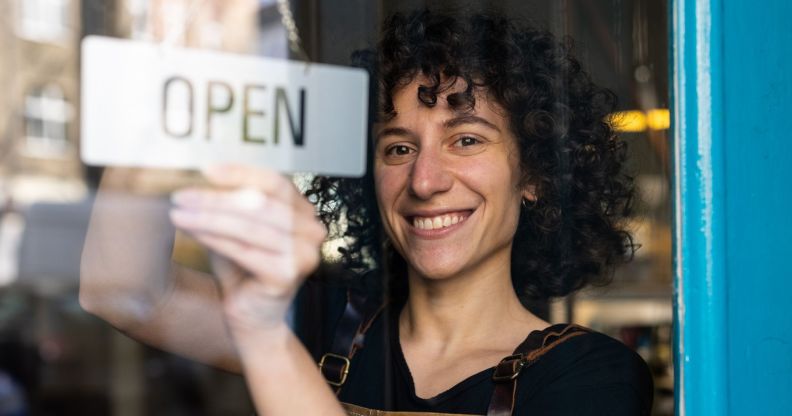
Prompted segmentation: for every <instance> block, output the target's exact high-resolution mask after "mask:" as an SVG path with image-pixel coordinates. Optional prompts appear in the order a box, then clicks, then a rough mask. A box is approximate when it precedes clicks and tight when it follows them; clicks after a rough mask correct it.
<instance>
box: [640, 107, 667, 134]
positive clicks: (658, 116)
mask: <svg viewBox="0 0 792 416" xmlns="http://www.w3.org/2000/svg"><path fill="white" fill-rule="evenodd" d="M646 124H647V125H648V126H649V128H650V129H652V130H665V129H667V128H669V127H671V112H670V111H668V109H667V108H655V109H654V110H649V111H647V112H646Z"/></svg>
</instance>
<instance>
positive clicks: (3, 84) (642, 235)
mask: <svg viewBox="0 0 792 416" xmlns="http://www.w3.org/2000/svg"><path fill="white" fill-rule="evenodd" d="M320 3H322V2H320ZM413 3H416V4H411V3H410V2H401V3H399V2H389V1H384V2H371V4H367V5H360V4H354V5H351V4H350V5H344V4H333V5H330V4H315V2H304V1H294V4H293V6H294V12H295V17H296V19H297V23H298V26H299V28H300V30H301V34H302V35H303V41H304V42H305V47H306V50H308V51H309V54H310V56H311V57H312V58H313V59H314V60H318V61H324V62H332V63H337V64H338V63H343V64H347V63H348V56H349V54H350V52H351V51H352V50H353V49H359V48H361V47H366V46H369V45H370V44H372V43H373V41H374V39H375V38H376V31H377V27H378V24H379V21H380V16H384V15H388V14H390V13H392V12H394V11H398V10H407V9H415V8H420V7H422V5H423V3H422V2H413ZM446 3H453V2H446ZM504 4H505V6H504V7H505V8H509V9H510V10H512V11H513V12H514V14H515V15H520V16H528V17H530V18H531V19H532V20H534V21H536V22H537V23H538V24H539V26H547V27H549V28H550V29H551V30H552V31H554V32H556V33H558V34H559V35H565V34H569V35H571V36H572V37H573V38H575V40H576V41H577V54H578V56H579V57H581V59H582V60H583V61H584V65H585V66H586V67H587V68H590V69H591V71H592V74H593V77H594V79H595V81H597V82H599V83H602V84H603V85H606V86H608V87H609V88H612V89H614V90H615V91H616V92H617V93H618V95H619V97H620V105H619V108H618V110H619V112H620V113H619V114H617V115H615V117H617V118H621V119H622V120H626V119H628V118H629V119H630V120H632V121H630V122H629V123H627V122H625V124H624V126H621V127H619V129H620V130H622V133H621V137H622V138H624V139H625V140H626V141H627V142H629V145H630V146H629V148H630V159H631V161H632V162H631V164H632V165H631V170H632V172H634V176H635V178H636V183H637V185H638V187H639V189H640V190H641V193H640V198H639V203H638V206H637V208H638V209H637V213H636V215H634V216H633V218H632V219H631V224H630V228H631V230H633V232H634V236H635V239H636V242H637V243H638V244H640V245H641V248H640V249H639V250H638V252H637V253H636V258H635V260H634V261H633V262H632V263H630V264H629V265H627V266H626V267H624V268H621V269H619V271H618V272H617V274H616V277H615V278H614V283H613V284H612V285H611V286H609V287H608V288H594V289H593V290H590V291H586V292H583V293H579V294H577V295H575V296H573V297H569V298H565V299H563V300H559V301H556V302H551V303H549V304H540V305H537V310H539V311H543V312H542V313H540V316H542V317H544V318H545V319H547V320H548V321H550V322H561V321H574V322H578V323H581V324H583V325H586V326H589V327H592V328H594V329H596V330H599V331H602V332H605V333H607V334H609V335H612V336H614V337H616V338H619V339H620V340H622V341H623V342H625V343H626V344H628V345H629V346H631V347H633V348H635V349H636V350H637V351H638V352H639V353H640V354H641V356H642V357H643V358H644V359H645V360H646V361H647V362H648V363H649V364H650V367H651V368H652V371H653V373H654V375H655V386H656V388H657V393H656V395H655V413H656V414H670V413H671V412H672V410H671V407H670V405H669V403H670V402H669V400H670V398H671V397H672V395H673V391H672V387H673V386H672V373H671V366H670V362H671V357H670V342H671V340H670V321H671V305H670V286H671V269H670V256H671V254H670V238H671V237H670V235H671V234H670V221H669V216H670V214H669V192H668V188H669V181H668V175H669V174H668V172H669V168H668V163H669V162H668V160H669V159H668V157H669V156H668V145H667V142H668V126H669V124H668V112H667V108H668V99H667V88H668V86H667V83H666V81H665V79H666V78H667V74H666V68H667V64H666V57H665V50H666V44H665V38H666V37H667V36H666V35H667V34H666V32H665V30H666V29H665V28H666V25H665V20H664V19H665V4H664V2H649V1H643V0H620V1H615V2H607V3H605V6H607V7H595V6H594V4H595V3H594V2H585V1H581V2H565V3H564V4H565V6H563V7H562V6H559V5H558V3H557V2H543V1H531V2H527V3H525V4H524V2H505V3H504ZM596 4H599V3H596ZM457 5H461V6H462V7H471V8H474V9H475V8H476V7H479V6H480V5H479V3H477V2H463V3H458V4H457ZM0 13H2V15H3V16H6V19H7V20H9V21H11V20H12V22H9V23H10V24H11V23H13V25H11V26H9V27H13V28H15V29H14V30H13V31H4V32H2V33H0V37H2V38H0V43H1V44H3V45H4V46H3V48H0V62H1V63H2V65H0V88H2V89H3V91H5V92H7V93H6V94H4V95H3V98H2V99H0V132H2V136H0V152H2V153H0V155H2V162H0V203H1V204H2V207H3V208H2V218H1V219H0V391H2V392H3V393H2V394H0V414H4V413H3V412H7V413H9V414H14V413H13V412H18V414H44V413H48V412H55V413H61V414H63V413H66V414H68V413H79V414H109V413H113V414H174V413H176V414H178V413H184V414H249V413H250V412H251V411H252V409H253V404H252V403H251V401H250V398H249V396H248V394H247V391H246V388H245V387H244V382H243V380H242V379H241V378H239V377H237V376H233V375H230V374H227V373H225V372H221V371H217V370H215V369H213V368H212V367H207V366H204V365H202V364H196V363H195V362H194V361H192V360H189V359H185V358H182V357H179V356H177V355H172V354H169V353H165V352H162V351H160V350H156V349H152V348H149V347H146V346H144V345H143V344H140V343H138V342H136V341H132V340H130V339H129V338H127V337H126V336H124V335H122V334H120V333H118V332H116V331H115V330H113V329H112V328H110V326H108V325H107V324H106V323H104V322H102V321H100V320H98V319H96V318H95V317H93V316H91V315H89V314H86V313H85V312H84V311H83V310H82V308H81V307H80V306H79V302H78V278H79V273H80V260H81V256H82V254H83V251H82V248H83V242H84V239H85V234H86V232H87V229H88V219H89V217H90V214H91V209H92V208H91V207H92V204H93V202H94V201H93V191H94V190H95V189H96V186H97V183H98V181H99V178H100V176H101V175H100V172H99V171H98V170H96V169H92V168H87V167H85V166H84V165H82V163H81V162H80V160H79V156H78V151H79V138H80V130H79V129H80V123H79V120H80V114H79V111H78V109H79V102H80V94H79V91H80V84H79V47H78V42H77V40H76V38H81V37H82V36H84V35H87V34H104V35H110V36H120V37H125V38H130V39H138V40H145V41H151V42H158V43H163V44H168V45H173V46H184V47H191V48H199V49H211V50H219V51H227V52H234V53H241V54H251V55H259V56H269V57H280V58H285V57H288V56H289V49H288V43H287V34H286V31H285V30H284V29H283V27H282V25H281V21H280V15H279V14H278V12H277V4H276V2H275V1H255V0H235V1H219V0H205V1H194V0H183V1H179V0H115V1H110V2H99V1H69V0H46V1H45V0H37V1H27V0H25V1H21V0H19V1H9V2H3V4H2V5H0ZM350 34H351V35H350ZM221 101H222V100H218V101H217V102H216V103H215V104H216V105H217V108H218V109H220V108H222V106H221V104H222V102H221ZM218 111H219V110H218ZM174 124H176V123H174ZM104 180H105V184H106V185H107V186H108V187H109V189H111V190H112V189H114V190H115V192H109V193H107V194H106V198H105V199H104V200H102V201H100V202H104V203H106V204H107V206H109V207H111V208H110V209H109V212H111V213H112V215H109V216H108V217H107V218H106V221H108V223H110V224H112V225H113V226H118V225H121V226H122V227H123V226H124V224H126V225H129V226H130V229H129V230H127V232H128V236H127V238H126V239H124V240H123V241H117V242H115V243H114V244H117V245H118V246H119V247H121V248H122V249H124V248H125V249H127V250H138V245H139V246H140V247H142V248H140V250H152V251H158V252H159V253H162V254H161V255H165V256H171V257H172V258H173V260H174V262H175V263H177V264H179V265H180V266H178V267H183V268H184V269H190V270H198V271H199V272H208V271H210V268H211V265H210V261H211V260H210V258H209V257H208V256H207V254H206V251H205V250H204V249H203V248H202V246H200V245H199V244H197V243H196V242H195V241H194V240H193V239H191V238H189V237H188V236H186V235H185V234H176V239H175V243H173V244H174V246H173V247H172V248H171V247H170V246H169V245H170V244H171V239H172V238H173V234H172V232H173V231H172V228H171V226H170V224H169V223H167V222H166V221H164V217H163V222H162V223H159V225H158V226H157V227H155V230H153V231H152V230H135V229H133V227H131V225H133V221H131V220H130V219H131V218H134V217H136V216H140V215H159V214H156V212H155V211H158V210H161V209H162V207H167V206H169V204H170V202H169V201H168V196H167V194H168V192H170V191H171V190H173V189H176V188H178V187H181V186H184V184H188V185H189V184H196V183H198V184H200V183H202V182H201V181H202V180H203V179H199V178H198V177H197V175H195V174H189V173H185V172H172V171H169V172H150V171H141V170H126V171H119V172H116V174H115V176H113V175H109V176H108V175H106V176H105V178H104ZM307 180H310V178H308V179H307ZM301 189H304V188H303V187H301ZM346 226H347V225H346V224H345V223H344V222H343V221H342V222H340V223H339V224H338V227H339V229H340V230H342V229H344V228H345V227H346ZM146 232H148V234H146ZM144 234H146V235H145V238H144V236H143V235H144ZM330 234H331V236H337V235H339V233H338V230H333V229H331V230H330ZM136 235H139V236H140V238H138V239H137V241H135V240H136ZM152 235H155V236H157V238H154V239H152V238H151V236H152ZM344 246H345V241H344V239H343V238H336V239H333V240H331V241H330V242H328V243H326V244H325V248H324V250H325V253H327V256H326V257H327V258H332V257H333V256H336V259H337V256H338V251H337V249H338V248H339V247H344ZM105 249H108V250H109V249H110V247H106V248H105ZM106 260H108V265H109V266H108V267H111V268H113V272H114V273H119V272H120V273H123V272H124V270H125V269H128V267H125V266H124V265H119V264H117V263H116V264H114V263H113V262H112V259H106ZM154 272H156V271H154ZM152 274H156V273H152ZM207 282H209V283H211V281H209V280H207ZM141 283H142V284H146V285H148V286H149V287H155V288H156V283H155V284H151V283H150V282H141ZM160 284H161V282H160ZM117 289H118V290H119V291H120V292H123V291H124V290H126V288H123V287H121V288H117ZM166 289H167V288H162V287H160V288H157V289H156V290H166ZM203 289H205V290H207V291H209V290H215V289H214V288H213V286H211V285H209V284H207V285H206V287H204V288H203ZM123 299H124V298H123V297H122V296H111V297H108V301H109V302H112V303H114V305H113V306H114V307H118V308H122V309H125V310H127V311H128V312H127V313H129V314H130V315H137V316H145V314H147V313H149V312H150V310H151V309H152V308H155V305H151V304H147V302H148V301H149V299H146V298H145V297H142V298H136V299H132V300H131V301H130V302H129V303H126V304H125V303H124V302H123ZM191 299H192V300H191V302H192V303H193V304H194V311H195V313H201V312H202V311H205V310H206V309H207V308H212V307H216V305H207V304H206V303H204V302H205V297H203V296H202V295H201V293H196V294H194V296H193V298H191ZM127 300H129V299H127ZM298 312H299V311H298ZM299 313H302V312H299ZM299 313H298V314H299ZM122 318H123V317H118V319H122ZM110 322H111V323H114V324H116V325H119V326H120V325H122V324H121V323H120V322H113V321H112V319H111V320H110ZM215 323H216V324H222V323H221V322H220V323H218V322H215ZM157 331H162V332H163V333H165V334H170V333H171V332H170V331H171V329H169V328H168V327H166V326H163V327H161V328H158V329H157ZM173 336H174V337H175V336H176V335H175V331H174V332H173ZM172 341H173V342H185V340H184V339H181V340H180V339H174V340H172ZM186 342H190V343H192V344H193V345H205V346H206V347H207V348H205V351H208V352H207V353H208V354H215V357H214V358H213V359H212V360H213V361H215V363H219V365H221V366H222V362H223V360H225V359H226V358H225V357H223V351H224V349H225V348H227V347H228V346H227V345H225V346H224V345H214V344H213V340H203V339H188V340H186ZM212 348H216V349H215V350H214V352H213V351H212ZM192 358H199V359H202V357H195V356H194V355H193V356H192ZM212 360H205V361H212Z"/></svg>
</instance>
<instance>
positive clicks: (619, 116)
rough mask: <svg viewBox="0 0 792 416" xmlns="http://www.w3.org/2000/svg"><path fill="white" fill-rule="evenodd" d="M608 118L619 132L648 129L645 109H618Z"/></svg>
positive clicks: (634, 131)
mask: <svg viewBox="0 0 792 416" xmlns="http://www.w3.org/2000/svg"><path fill="white" fill-rule="evenodd" d="M608 119H609V121H610V123H611V126H613V128H614V129H615V130H616V131H618V132H627V133H637V132H641V131H644V130H646V114H644V112H643V111H637V110H632V111H617V112H615V113H613V114H611V115H610V116H609V117H608Z"/></svg>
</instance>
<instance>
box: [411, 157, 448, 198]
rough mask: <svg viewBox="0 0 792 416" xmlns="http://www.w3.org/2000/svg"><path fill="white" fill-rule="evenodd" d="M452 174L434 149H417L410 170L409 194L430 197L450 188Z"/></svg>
mask: <svg viewBox="0 0 792 416" xmlns="http://www.w3.org/2000/svg"><path fill="white" fill-rule="evenodd" d="M453 183H454V180H453V175H452V173H451V172H450V171H449V169H448V166H447V163H445V162H444V161H443V158H442V157H440V155H439V154H437V151H436V150H434V149H424V150H421V151H419V153H418V156H417V157H416V158H415V160H414V161H413V164H412V169H411V170H410V189H409V190H410V194H412V195H413V196H415V197H417V198H419V199H424V200H426V199H430V198H432V196H434V195H435V194H438V193H443V192H446V191H448V190H449V189H451V186H452V185H453Z"/></svg>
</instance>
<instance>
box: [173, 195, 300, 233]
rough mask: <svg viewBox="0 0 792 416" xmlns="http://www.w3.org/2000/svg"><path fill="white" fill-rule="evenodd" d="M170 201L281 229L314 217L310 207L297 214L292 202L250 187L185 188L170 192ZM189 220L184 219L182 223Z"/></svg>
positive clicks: (183, 207)
mask: <svg viewBox="0 0 792 416" xmlns="http://www.w3.org/2000/svg"><path fill="white" fill-rule="evenodd" d="M171 201H172V202H173V204H174V206H175V207H176V208H177V209H178V210H180V211H183V213H184V214H189V213H211V214H225V215H227V216H235V217H237V218H238V219H239V220H240V221H241V220H247V221H250V222H258V223H261V224H266V225H269V226H272V227H275V228H277V229H279V230H281V231H284V232H290V231H293V230H295V229H299V228H300V225H302V224H304V223H305V222H306V220H312V219H313V218H314V212H313V209H311V211H310V212H302V211H301V212H300V215H296V214H297V213H295V208H294V207H292V206H291V205H287V204H285V203H283V202H282V201H279V200H273V199H268V198H267V197H266V195H264V194H263V193H261V192H259V191H257V190H254V189H252V188H246V189H240V190H235V191H222V190H214V189H198V188H188V189H184V190H181V191H178V192H175V193H174V194H173V195H172V196H171ZM185 216H186V215H185ZM212 222H213V221H212V218H210V217H207V218H203V220H202V221H190V224H196V223H209V224H208V225H210V226H211V225H212V224H211V223H212ZM190 224H186V223H185V225H190ZM206 231H212V230H206ZM215 231H217V230H215Z"/></svg>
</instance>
